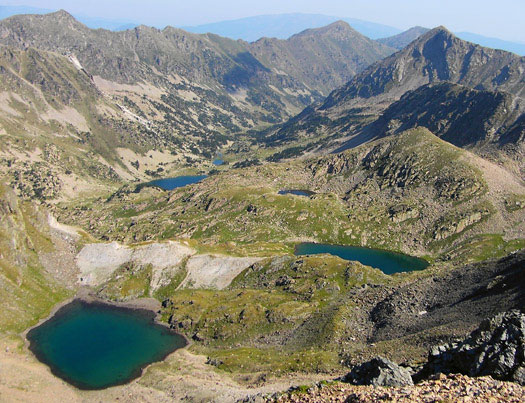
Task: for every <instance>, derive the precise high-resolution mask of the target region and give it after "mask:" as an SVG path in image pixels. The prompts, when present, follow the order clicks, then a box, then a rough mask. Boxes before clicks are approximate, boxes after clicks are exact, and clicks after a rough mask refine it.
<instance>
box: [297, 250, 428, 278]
mask: <svg viewBox="0 0 525 403" xmlns="http://www.w3.org/2000/svg"><path fill="white" fill-rule="evenodd" d="M321 253H327V254H330V255H334V256H339V257H340V258H341V259H345V260H355V261H358V262H360V263H362V264H364V265H367V266H371V267H374V268H376V269H380V270H381V271H382V272H383V273H385V274H394V273H402V272H407V271H415V270H423V269H426V268H427V267H428V265H429V263H428V262H427V261H426V260H424V259H420V258H417V257H413V256H408V255H404V254H402V253H396V252H389V251H386V250H381V249H371V248H363V247H359V246H343V245H327V244H319V243H302V244H299V245H297V246H296V247H295V254H296V255H317V254H321Z"/></svg>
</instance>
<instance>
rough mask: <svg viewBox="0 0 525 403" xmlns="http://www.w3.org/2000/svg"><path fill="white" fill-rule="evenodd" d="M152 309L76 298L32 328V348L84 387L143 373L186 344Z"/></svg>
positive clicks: (101, 385) (62, 375)
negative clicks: (157, 320) (161, 323)
mask: <svg viewBox="0 0 525 403" xmlns="http://www.w3.org/2000/svg"><path fill="white" fill-rule="evenodd" d="M154 316H155V315H154V313H153V312H152V311H147V310H141V309H129V308H121V307H115V306H112V305H107V304H102V303H88V302H84V301H81V300H75V301H73V302H71V303H70V304H68V305H66V306H64V307H62V308H61V309H59V310H58V312H57V313H56V314H55V315H54V316H53V317H52V318H51V319H49V320H47V321H46V322H44V323H43V324H41V325H40V326H38V327H35V328H34V329H31V330H30V331H29V332H28V334H27V339H28V340H29V343H30V344H29V349H30V350H31V351H32V352H33V353H34V354H35V355H36V357H37V358H38V359H39V360H40V361H42V362H43V363H45V364H47V365H48V366H49V367H50V368H51V371H52V372H53V373H54V374H55V375H57V376H58V377H60V378H62V379H64V380H65V381H67V382H69V383H70V384H72V385H74V386H76V387H78V388H79V389H104V388H107V387H110V386H115V385H121V384H124V383H127V382H129V381H131V380H132V379H134V378H137V377H139V376H140V375H141V373H142V370H143V368H145V367H146V366H147V365H148V364H150V363H152V362H156V361H161V360H163V359H164V358H165V357H166V356H167V355H168V354H170V353H171V352H173V351H175V350H177V349H179V348H182V347H184V346H186V340H185V338H184V337H183V336H181V335H179V334H177V333H175V332H173V331H172V330H170V329H168V328H167V327H165V326H162V325H159V324H157V323H155V322H154Z"/></svg>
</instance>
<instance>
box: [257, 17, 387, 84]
mask: <svg viewBox="0 0 525 403" xmlns="http://www.w3.org/2000/svg"><path fill="white" fill-rule="evenodd" d="M250 50H251V52H252V53H253V54H254V55H255V56H256V57H257V59H258V60H261V61H263V63H264V64H265V65H266V66H273V68H274V69H276V70H279V71H283V72H285V73H286V74H288V75H290V76H293V77H296V78H298V79H299V80H300V81H302V82H304V83H306V84H307V86H308V87H311V88H318V89H321V92H322V93H326V94H328V93H329V92H330V89H333V88H337V87H339V86H341V85H342V84H344V83H345V82H347V81H348V80H349V79H350V78H352V77H353V76H354V75H356V74H357V73H359V72H361V71H363V70H364V69H365V68H366V67H368V66H369V65H370V64H372V63H374V62H375V61H377V60H380V59H382V58H383V57H386V56H388V55H390V54H391V53H392V50H391V49H390V48H388V47H387V46H383V45H379V46H376V44H375V42H374V41H372V40H370V39H368V38H367V37H365V36H363V35H361V34H360V33H358V32H357V31H355V30H354V29H353V28H351V27H350V25H348V24H347V23H346V22H343V21H338V22H335V23H332V24H330V25H328V26H326V27H323V28H317V29H308V30H306V31H304V32H301V33H299V34H296V35H293V36H292V37H291V38H289V39H288V40H286V41H283V40H278V39H269V38H263V39H260V40H258V41H257V42H254V43H252V44H251V46H250Z"/></svg>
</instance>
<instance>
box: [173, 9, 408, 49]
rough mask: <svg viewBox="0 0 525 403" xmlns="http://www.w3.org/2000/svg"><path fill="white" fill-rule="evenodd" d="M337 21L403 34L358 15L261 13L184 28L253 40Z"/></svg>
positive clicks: (375, 34)
mask: <svg viewBox="0 0 525 403" xmlns="http://www.w3.org/2000/svg"><path fill="white" fill-rule="evenodd" d="M336 21H344V22H347V23H348V24H350V25H351V26H352V28H354V29H355V30H356V31H358V32H360V33H362V34H363V35H365V36H367V37H369V38H370V39H378V38H384V37H387V36H392V35H396V34H399V33H401V30H400V29H398V28H394V27H390V26H388V25H382V24H377V23H374V22H370V21H363V20H358V19H356V18H341V17H334V16H328V15H321V14H301V13H294V14H277V15H259V16H255V17H247V18H241V19H238V20H230V21H220V22H215V23H211V24H204V25H198V26H192V27H183V29H185V30H187V31H190V32H195V33H202V34H204V33H207V32H213V33H214V34H218V35H221V36H225V37H227V38H232V39H243V40H245V41H249V42H253V41H256V40H257V39H260V38H264V37H266V38H279V39H287V38H289V37H290V36H292V35H294V34H297V33H299V32H301V31H304V30H306V29H309V28H319V27H323V26H325V25H329V24H331V23H333V22H336Z"/></svg>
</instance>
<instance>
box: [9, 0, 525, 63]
mask: <svg viewBox="0 0 525 403" xmlns="http://www.w3.org/2000/svg"><path fill="white" fill-rule="evenodd" d="M53 11H55V10H49V9H44V8H36V7H28V6H0V19H4V18H7V17H10V16H13V15H17V14H48V13H51V12H53ZM74 17H75V18H76V19H77V20H78V21H80V22H82V23H83V24H85V25H86V26H88V27H89V28H93V29H97V28H104V29H108V30H110V31H124V30H127V29H133V28H135V27H137V26H139V25H140V23H139V22H133V21H125V20H113V19H105V18H97V17H87V16H83V15H74ZM336 21H345V22H347V23H348V24H349V25H350V26H351V27H352V28H353V29H355V30H356V31H357V32H359V33H361V34H363V35H364V36H367V37H368V38H370V39H374V40H378V41H379V42H380V43H382V44H385V45H387V46H390V47H393V48H396V49H402V48H403V47H404V46H406V45H408V44H409V43H410V42H412V41H413V40H414V39H416V38H417V36H419V35H421V34H423V33H425V32H426V31H428V28H423V27H413V28H410V29H409V30H407V31H404V32H403V31H402V30H400V29H399V28H395V27H391V26H388V25H384V24H378V23H375V22H370V21H363V20H360V19H356V18H342V17H334V16H328V15H322V14H304V13H292V14H276V15H259V16H254V17H246V18H241V19H237V20H229V21H219V22H214V23H209V24H203V25H196V26H184V27H181V28H182V29H184V30H185V31H188V32H193V33H199V34H205V33H214V34H217V35H220V36H224V37H226V38H231V39H242V40H245V41H248V42H254V41H257V40H258V39H261V38H277V39H288V38H290V37H291V36H293V35H295V34H298V33H300V32H302V31H305V30H307V29H313V28H321V27H324V26H326V25H329V24H332V23H334V22H336ZM157 28H164V27H161V26H157ZM456 35H457V36H458V37H459V38H461V39H464V40H466V41H470V42H474V43H477V44H478V45H481V46H486V47H489V48H494V49H501V50H506V51H508V52H514V53H516V54H518V55H521V56H524V55H525V43H519V42H512V41H507V40H503V39H498V38H492V37H487V36H483V35H479V34H475V33H472V32H457V33H456Z"/></svg>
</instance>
